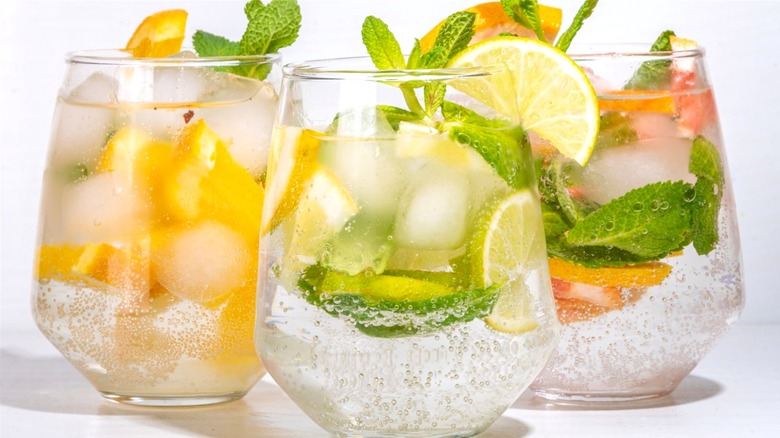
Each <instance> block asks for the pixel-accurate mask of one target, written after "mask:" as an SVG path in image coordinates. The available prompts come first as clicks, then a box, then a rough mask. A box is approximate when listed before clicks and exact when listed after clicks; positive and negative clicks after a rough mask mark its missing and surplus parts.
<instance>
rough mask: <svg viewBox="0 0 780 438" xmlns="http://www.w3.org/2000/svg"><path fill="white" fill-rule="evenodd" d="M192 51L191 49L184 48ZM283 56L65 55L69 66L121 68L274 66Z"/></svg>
mask: <svg viewBox="0 0 780 438" xmlns="http://www.w3.org/2000/svg"><path fill="white" fill-rule="evenodd" d="M182 50H183V51H184V50H191V48H187V47H185V48H182ZM281 59H282V55H281V54H278V53H269V54H265V55H235V56H207V57H203V58H201V57H195V58H185V57H182V58H173V57H170V56H169V57H165V58H137V57H134V56H133V55H132V54H131V53H130V52H129V51H128V50H127V49H87V50H76V51H72V52H68V53H66V54H65V62H66V63H68V64H92V65H119V66H154V67H220V66H221V67H226V66H239V65H256V64H272V63H275V62H279V61H280V60H281Z"/></svg>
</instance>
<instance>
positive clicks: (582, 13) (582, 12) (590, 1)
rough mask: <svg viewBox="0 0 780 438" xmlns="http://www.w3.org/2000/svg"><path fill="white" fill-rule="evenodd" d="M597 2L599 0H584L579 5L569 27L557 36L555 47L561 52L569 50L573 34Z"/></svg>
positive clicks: (577, 30) (589, 14) (575, 33)
mask: <svg viewBox="0 0 780 438" xmlns="http://www.w3.org/2000/svg"><path fill="white" fill-rule="evenodd" d="M598 4H599V0H585V3H583V4H582V6H580V9H579V10H578V11H577V15H575V16H574V19H573V20H572V21H571V24H570V25H569V28H568V29H566V31H565V32H564V33H562V34H561V36H560V37H559V38H558V42H556V43H555V47H557V48H559V49H560V50H561V51H562V52H565V51H567V50H569V46H570V45H571V41H572V40H573V39H574V36H575V35H577V32H579V31H580V29H581V28H582V24H583V23H584V22H585V20H586V19H588V17H590V16H591V14H592V13H593V10H594V9H596V5H598Z"/></svg>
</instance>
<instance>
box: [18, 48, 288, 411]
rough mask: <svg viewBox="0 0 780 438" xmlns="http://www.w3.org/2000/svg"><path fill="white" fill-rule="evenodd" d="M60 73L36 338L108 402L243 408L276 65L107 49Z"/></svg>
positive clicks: (251, 356) (253, 358)
mask: <svg viewBox="0 0 780 438" xmlns="http://www.w3.org/2000/svg"><path fill="white" fill-rule="evenodd" d="M66 61H67V71H66V74H65V80H64V82H63V84H62V87H61V88H60V92H59V96H58V99H57V104H56V109H55V114H54V121H53V127H52V133H51V145H50V149H49V155H48V161H47V166H46V172H45V175H44V181H43V195H42V204H41V216H40V234H39V246H38V250H37V257H36V261H35V282H34V287H33V297H32V307H33V313H34V317H35V321H36V322H37V324H38V327H39V328H40V330H41V331H42V332H43V334H44V335H45V336H46V337H47V338H48V339H49V340H50V341H51V342H52V343H53V344H54V345H55V346H56V347H57V348H58V349H59V350H60V351H61V352H62V354H63V355H64V356H65V357H66V358H67V359H68V360H69V361H70V362H71V363H72V364H73V365H74V366H75V367H76V368H78V370H79V371H80V372H81V373H82V374H83V375H84V376H85V377H86V378H87V379H88V380H89V381H90V382H91V383H92V384H93V385H94V386H95V388H97V389H98V391H100V393H101V394H102V395H103V396H104V397H106V398H108V399H111V400H115V401H120V402H125V403H131V404H138V405H158V406H184V405H199V404H210V403H217V402H222V401H228V400H233V399H237V398H240V397H242V396H243V395H244V394H245V393H246V392H247V391H248V390H249V389H250V388H251V387H252V386H253V385H254V384H255V383H256V382H257V380H258V379H260V377H261V376H262V375H263V374H264V368H263V366H262V365H261V363H260V360H259V358H258V357H257V354H256V351H255V347H254V341H253V329H254V310H255V307H256V306H255V297H256V293H255V291H256V282H257V254H258V243H259V230H260V218H261V212H262V202H263V184H262V182H263V177H264V172H265V168H266V162H267V157H268V150H269V147H268V146H269V143H270V138H271V131H272V127H273V118H274V116H275V112H276V107H277V100H278V98H277V91H278V82H279V79H280V68H279V58H278V57H277V56H250V57H234V58H197V57H195V55H194V54H192V53H191V52H182V53H180V54H177V55H174V56H172V57H168V58H154V59H152V58H144V59H139V58H133V57H131V56H130V55H129V54H128V53H127V52H125V51H121V50H102V51H83V52H76V53H71V54H69V55H68V56H67V58H66ZM250 76H251V77H253V78H250ZM259 78H264V79H263V80H260V79H259Z"/></svg>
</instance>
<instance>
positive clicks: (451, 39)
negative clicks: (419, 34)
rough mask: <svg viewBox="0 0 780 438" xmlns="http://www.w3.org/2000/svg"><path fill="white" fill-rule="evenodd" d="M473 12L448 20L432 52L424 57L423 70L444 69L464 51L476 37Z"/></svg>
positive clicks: (455, 14) (453, 15)
mask: <svg viewBox="0 0 780 438" xmlns="http://www.w3.org/2000/svg"><path fill="white" fill-rule="evenodd" d="M475 19H476V14H475V13H473V12H456V13H454V14H452V15H450V16H449V17H447V19H446V20H444V24H443V25H442V27H441V30H439V33H438V34H437V35H436V40H435V41H434V43H433V47H432V48H431V50H430V51H428V52H427V53H425V54H424V55H422V58H421V59H420V67H421V68H442V67H444V66H445V65H447V63H448V62H449V61H450V59H452V58H454V57H455V55H457V54H458V53H460V52H461V51H463V49H465V48H466V47H467V46H468V45H469V42H470V41H471V38H473V37H474V20H475Z"/></svg>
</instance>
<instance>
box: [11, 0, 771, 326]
mask: <svg viewBox="0 0 780 438" xmlns="http://www.w3.org/2000/svg"><path fill="white" fill-rule="evenodd" d="M299 1H300V3H301V6H302V11H303V16H304V19H303V28H302V30H301V37H300V38H299V40H298V42H297V43H296V44H295V46H294V47H293V48H288V49H286V50H283V54H284V55H285V61H300V60H303V59H311V58H324V57H334V56H347V55H362V54H364V50H363V48H362V46H361V44H360V26H361V23H362V20H363V18H364V17H365V16H366V15H376V16H378V17H381V18H382V19H384V20H385V21H386V22H387V23H388V24H389V25H390V28H391V30H393V31H394V33H395V34H396V36H397V37H398V39H399V41H400V42H401V45H402V46H403V47H405V48H410V47H411V45H412V42H413V38H414V37H419V36H421V35H423V34H424V33H425V32H426V31H427V30H428V29H429V28H430V27H431V26H433V25H434V24H435V23H436V22H438V21H439V19H441V18H443V17H444V16H446V15H447V14H449V13H451V12H454V11H455V10H458V9H463V8H465V7H468V6H471V5H473V4H474V3H477V2H478V1H479V0H299ZM244 3H245V1H244V0H239V1H234V0H230V1H219V2H216V1H195V0H189V1H185V0H182V1H154V2H152V1H79V2H77V1H48V2H46V1H34V0H27V1H24V0H2V2H0V145H1V146H2V217H1V221H2V222H0V224H1V227H2V236H1V237H0V239H1V243H2V274H1V275H2V302H1V303H2V304H1V305H0V307H1V308H2V312H1V313H0V316H1V318H2V330H3V332H6V330H12V329H14V328H17V327H22V326H25V327H26V326H29V325H32V318H31V316H30V311H29V296H30V285H31V270H32V259H33V251H34V246H35V238H36V232H37V218H38V202H39V196H40V182H41V176H42V174H43V168H44V160H45V154H46V150H47V146H48V135H49V127H50V122H51V116H52V112H53V108H54V100H55V96H56V93H57V89H58V87H59V83H60V81H61V79H62V75H63V72H64V63H63V62H62V59H63V55H64V53H66V52H68V51H73V50H79V49H86V48H104V47H121V46H123V45H124V44H125V43H126V41H127V39H128V38H129V36H130V35H131V34H132V32H133V30H134V29H135V26H136V25H137V24H138V23H139V22H140V21H141V19H142V18H143V17H145V16H146V15H148V14H150V13H152V12H156V11H158V10H161V9H166V8H184V9H187V10H188V11H189V13H190V15H189V21H188V27H187V30H188V37H189V36H190V35H191V34H192V33H193V32H194V31H195V30H197V29H203V30H208V31H210V32H212V33H217V34H222V35H224V36H226V37H228V38H231V39H239V38H240V36H241V33H242V31H243V26H244V24H245V18H244V16H243V5H244ZM543 3H545V4H549V5H552V6H558V7H561V8H562V9H563V10H564V27H565V26H566V25H568V22H569V21H570V20H571V17H572V16H573V15H574V13H575V12H576V10H577V8H578V7H579V3H580V0H548V1H547V2H544V1H543ZM665 29H673V30H675V31H676V32H677V34H678V35H681V36H686V37H689V38H692V39H695V40H697V41H698V42H699V43H700V44H702V45H704V46H706V47H707V49H708V52H707V53H708V55H707V56H708V61H707V64H708V66H709V69H710V78H711V79H712V82H713V83H714V85H715V93H716V98H717V102H718V107H719V109H720V115H721V121H722V123H723V131H724V137H725V142H726V153H727V157H728V160H729V167H730V171H731V182H732V184H733V188H734V191H735V196H736V200H737V208H738V219H739V222H740V229H741V235H742V249H743V260H744V266H745V280H746V287H747V306H746V308H745V311H744V313H743V316H742V321H743V322H745V323H777V322H780V297H778V296H777V295H778V291H777V289H775V286H774V280H775V275H780V269H778V267H777V265H778V263H777V261H778V253H777V252H776V251H777V249H778V248H780V230H778V224H780V196H778V194H779V193H780V188H778V186H780V177H778V173H779V172H780V166H778V163H780V129H775V130H771V129H770V127H771V126H775V127H776V128H777V127H778V124H780V119H779V118H778V116H780V111H779V110H778V105H779V104H780V86H779V85H778V81H780V49H778V47H777V46H778V44H779V43H780V0H778V1H775V0H764V1H738V0H731V1H711V0H706V1H705V0H698V1H697V0H654V1H643V0H601V2H600V4H599V6H598V8H597V10H596V12H595V13H594V15H593V17H591V19H590V20H589V21H587V22H586V24H585V26H584V28H583V29H582V31H581V32H580V35H579V37H578V38H577V40H576V41H578V42H651V41H652V40H654V39H655V37H656V36H657V35H658V34H659V33H660V32H661V31H662V30H665Z"/></svg>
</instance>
